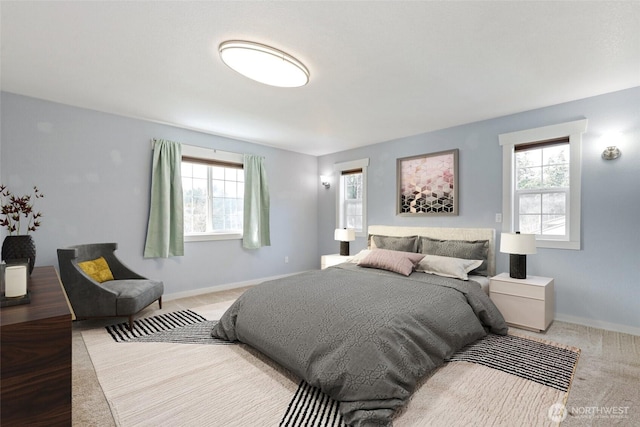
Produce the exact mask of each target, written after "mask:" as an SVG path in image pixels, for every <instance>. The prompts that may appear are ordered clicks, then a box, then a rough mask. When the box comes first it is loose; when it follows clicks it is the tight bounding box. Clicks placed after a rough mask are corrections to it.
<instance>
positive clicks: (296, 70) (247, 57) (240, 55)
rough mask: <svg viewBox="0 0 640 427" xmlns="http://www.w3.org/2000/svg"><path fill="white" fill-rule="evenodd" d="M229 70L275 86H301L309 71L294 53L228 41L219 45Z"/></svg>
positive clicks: (259, 45)
mask: <svg viewBox="0 0 640 427" xmlns="http://www.w3.org/2000/svg"><path fill="white" fill-rule="evenodd" d="M218 51H219V52H220V58H222V61H223V62H224V63H225V64H227V65H228V66H229V67H230V68H231V69H233V70H235V71H237V72H238V73H240V74H242V75H243V76H245V77H249V78H250V79H253V80H255V81H257V82H260V83H264V84H267V85H271V86H278V87H300V86H304V85H306V84H307V83H308V82H309V70H307V67H305V66H304V64H303V63H302V62H300V61H298V60H297V59H295V58H294V57H293V56H291V55H289V54H287V53H285V52H283V51H281V50H278V49H274V48H272V47H269V46H266V45H263V44H259V43H254V42H247V41H239V40H229V41H226V42H224V43H222V44H221V45H220V47H219V48H218Z"/></svg>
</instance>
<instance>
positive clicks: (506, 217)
mask: <svg viewBox="0 0 640 427" xmlns="http://www.w3.org/2000/svg"><path fill="white" fill-rule="evenodd" d="M586 131H587V119H583V120H576V121H572V122H567V123H560V124H557V125H551V126H544V127H539V128H534V129H527V130H522V131H518V132H510V133H504V134H500V135H499V143H500V145H501V146H502V231H504V232H514V231H519V230H514V224H515V218H516V217H515V214H516V209H517V207H516V206H515V203H514V188H515V154H514V148H515V146H516V145H520V144H530V143H534V142H539V141H547V140H551V139H556V138H562V137H567V136H568V137H569V155H570V165H569V188H570V189H569V203H568V209H567V212H566V218H567V222H566V226H567V227H568V233H567V235H568V239H564V240H560V239H557V238H553V237H546V236H537V237H536V246H537V247H539V248H556V249H574V250H580V249H581V241H580V234H581V233H580V229H581V227H580V216H581V212H580V199H581V189H580V183H581V181H582V179H581V170H582V134H583V133H585V132H586Z"/></svg>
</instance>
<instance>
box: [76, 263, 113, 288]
mask: <svg viewBox="0 0 640 427" xmlns="http://www.w3.org/2000/svg"><path fill="white" fill-rule="evenodd" d="M78 265H79V266H80V268H81V269H82V271H84V272H85V273H87V275H88V276H90V277H91V278H92V279H93V280H95V281H96V282H98V283H102V282H106V281H107V280H113V273H111V269H109V264H107V260H106V259H104V257H100V258H98V259H92V260H91V261H84V262H79V263H78Z"/></svg>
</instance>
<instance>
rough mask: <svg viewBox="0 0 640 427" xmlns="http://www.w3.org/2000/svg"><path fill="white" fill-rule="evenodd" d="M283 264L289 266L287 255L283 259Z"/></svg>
mask: <svg viewBox="0 0 640 427" xmlns="http://www.w3.org/2000/svg"><path fill="white" fill-rule="evenodd" d="M284 263H285V264H289V256H288V255H287V256H286V257H284Z"/></svg>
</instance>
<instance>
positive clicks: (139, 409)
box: [82, 302, 579, 427]
mask: <svg viewBox="0 0 640 427" xmlns="http://www.w3.org/2000/svg"><path fill="white" fill-rule="evenodd" d="M229 304H230V303H229V302H225V303H218V304H212V305H209V306H205V307H200V308H198V309H193V310H192V311H194V312H196V313H197V314H199V315H201V316H202V317H204V318H206V319H210V320H214V319H219V318H220V316H221V315H222V313H224V311H225V310H226V308H227V307H228V306H229ZM82 334H83V338H84V341H85V344H86V346H87V350H88V352H89V355H90V357H91V360H92V362H93V365H94V367H95V371H96V374H97V377H98V381H99V382H100V385H101V386H102V389H103V391H104V394H105V396H106V398H107V401H108V402H109V405H110V407H111V411H112V413H113V417H114V420H115V422H116V425H119V426H125V427H129V426H212V427H218V426H219V427H226V426H242V427H244V426H279V425H287V426H299V425H305V426H307V425H309V426H312V425H336V426H339V425H342V424H341V423H340V419H339V417H336V416H335V414H328V411H330V410H331V407H330V406H327V405H328V404H327V402H324V401H322V399H324V398H323V397H322V395H321V394H320V393H317V394H313V393H316V392H313V393H312V392H310V393H309V394H308V396H307V397H309V396H310V398H309V399H310V401H311V403H309V402H307V403H305V404H304V405H303V406H302V407H301V408H300V409H298V411H299V412H297V413H296V412H295V411H296V408H295V407H296V406H298V404H299V403H298V402H297V401H296V399H297V398H298V396H299V395H300V393H301V392H302V390H303V386H302V385H301V383H300V380H299V379H298V378H296V377H294V376H293V375H292V374H290V373H289V372H287V371H286V370H284V369H283V368H281V367H279V366H278V365H276V364H275V363H273V362H271V361H270V360H269V359H268V358H266V357H264V356H263V355H261V354H260V353H258V352H256V351H254V350H252V349H251V348H250V347H248V346H245V345H200V344H182V343H167V342H127V343H117V342H115V341H114V339H113V338H112V337H111V336H110V335H109V333H107V332H106V330H105V329H102V328H101V329H95V330H90V331H84V332H82ZM539 341H540V342H544V341H542V340H539ZM555 346H558V345H557V344H556V345H555ZM559 347H562V348H564V349H567V350H570V351H572V352H576V353H577V352H579V350H578V349H575V348H571V347H568V346H559ZM467 353H468V352H467ZM532 357H536V356H532ZM576 364H577V357H576V363H574V366H573V372H575V365H576ZM307 387H308V386H307ZM560 388H562V387H560ZM294 397H295V398H294ZM567 397H568V391H565V390H561V389H558V388H554V387H550V386H548V385H543V384H540V383H539V382H534V381H531V380H529V379H525V378H522V377H520V376H517V375H513V374H511V373H507V372H503V371H502V370H498V369H494V368H492V367H489V366H484V365H482V364H480V363H471V362H466V361H452V362H449V363H446V364H445V365H444V366H443V367H441V368H440V369H438V370H437V371H436V372H435V373H434V374H432V375H431V376H429V377H428V378H426V379H425V380H424V381H423V382H422V384H421V385H420V387H419V388H418V390H417V391H416V393H415V394H414V395H413V397H412V399H411V401H410V402H409V404H408V405H406V407H405V408H403V410H401V411H400V412H399V414H398V416H397V417H396V419H395V420H394V426H396V427H404V426H407V427H408V426H416V427H417V426H468V425H483V426H489V425H493V426H514V425H536V426H546V425H557V424H558V423H557V422H554V421H555V420H556V418H555V417H550V416H549V409H550V408H551V407H552V405H555V404H564V403H566V400H567ZM323 405H324V406H323ZM311 407H314V408H315V413H316V415H313V417H312V418H313V419H314V420H313V421H309V420H305V421H301V418H299V417H300V416H301V415H300V414H301V413H302V412H304V413H306V412H309V413H313V412H314V411H312V410H311ZM327 408H329V409H327ZM318 411H324V412H327V413H324V412H323V413H322V415H323V416H324V421H323V422H322V423H321V422H320V421H321V419H322V418H323V417H322V416H317V412H318ZM556 414H557V413H556ZM307 415H308V414H307ZM296 417H298V418H296Z"/></svg>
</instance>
